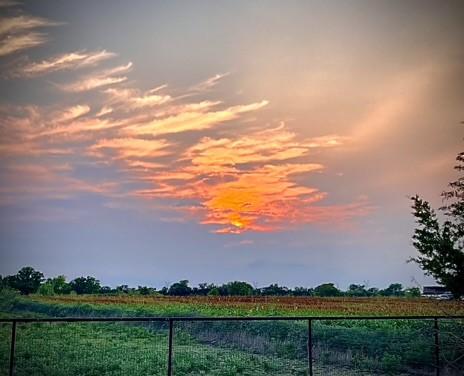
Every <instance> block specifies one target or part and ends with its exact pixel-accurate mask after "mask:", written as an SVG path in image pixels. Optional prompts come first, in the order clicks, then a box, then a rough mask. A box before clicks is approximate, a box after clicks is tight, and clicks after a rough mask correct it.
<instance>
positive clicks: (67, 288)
mask: <svg viewBox="0 0 464 376" xmlns="http://www.w3.org/2000/svg"><path fill="white" fill-rule="evenodd" d="M48 282H49V283H50V284H51V285H52V287H53V293H54V294H59V295H63V294H69V293H70V292H71V290H72V288H71V285H70V284H69V283H67V282H66V277H65V276H64V275H59V276H57V277H54V278H49V279H47V283H48Z"/></svg>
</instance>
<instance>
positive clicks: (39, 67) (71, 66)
mask: <svg viewBox="0 0 464 376" xmlns="http://www.w3.org/2000/svg"><path fill="white" fill-rule="evenodd" d="M113 56H115V54H114V53H112V52H108V51H106V50H101V51H92V52H86V51H75V52H70V53H65V54H61V55H58V56H55V57H53V58H51V59H47V60H42V61H39V62H31V63H28V64H25V65H23V66H20V67H18V68H16V69H14V70H13V71H12V72H10V73H9V76H11V77H37V76H41V75H45V74H48V73H52V72H57V71H62V70H75V69H80V68H84V67H89V66H94V65H97V64H98V63H100V62H101V61H104V60H107V59H109V58H111V57H113Z"/></svg>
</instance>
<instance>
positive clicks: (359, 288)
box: [346, 284, 369, 296]
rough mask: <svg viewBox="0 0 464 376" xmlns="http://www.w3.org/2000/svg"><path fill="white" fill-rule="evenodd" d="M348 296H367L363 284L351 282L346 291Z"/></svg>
mask: <svg viewBox="0 0 464 376" xmlns="http://www.w3.org/2000/svg"><path fill="white" fill-rule="evenodd" d="M346 294H347V295H349V296H369V292H368V291H367V290H366V286H365V285H357V284H351V285H350V286H349V287H348V291H347V292H346Z"/></svg>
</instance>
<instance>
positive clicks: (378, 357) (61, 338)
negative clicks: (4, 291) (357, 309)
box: [0, 316, 464, 376]
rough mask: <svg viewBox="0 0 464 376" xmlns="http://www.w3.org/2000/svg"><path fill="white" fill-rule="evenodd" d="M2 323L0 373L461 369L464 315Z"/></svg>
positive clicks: (291, 372) (448, 372)
mask: <svg viewBox="0 0 464 376" xmlns="http://www.w3.org/2000/svg"><path fill="white" fill-rule="evenodd" d="M0 325H2V328H1V330H2V333H3V335H4V339H5V337H7V334H9V340H8V348H9V349H8V350H9V357H8V361H5V359H6V358H5V357H4V358H3V363H4V364H1V365H0V366H1V367H3V370H2V371H3V372H5V373H1V374H5V375H6V374H8V375H9V376H13V375H22V374H28V375H35V374H37V375H39V374H44V375H53V374H56V375H68V374H69V375H71V374H89V375H90V374H92V375H100V374H101V375H103V374H108V375H110V374H111V375H113V374H118V373H119V374H121V375H122V374H124V375H127V374H137V375H139V374H140V375H142V374H151V375H153V374H155V375H158V374H159V375H166V374H167V375H168V376H172V375H174V374H175V375H208V374H212V375H227V374H230V375H233V374H244V375H261V374H263V375H272V374H275V375H303V374H304V375H310V376H313V375H318V374H321V375H322V374H323V375H329V374H331V375H350V376H351V375H358V374H369V375H374V374H378V375H386V374H389V375H391V374H397V375H405V374H411V375H413V374H417V375H431V376H432V375H436V376H440V375H441V376H445V375H462V374H464V372H463V370H464V368H463V367H464V339H463V337H464V316H451V317H450V316H395V317H392V316H386V317H370V316H367V317H359V316H358V317H346V316H345V317H343V316H337V317H316V316H314V317H208V318H205V317H109V318H103V317H92V318H91V317H78V318H17V319H0ZM10 326H11V328H7V327H10ZM8 330H9V332H8ZM68 344H69V346H68ZM6 347H7V346H3V350H5V349H6ZM39 353H40V354H39ZM131 356H133V358H130V357H131ZM52 358H53V359H52ZM84 358H85V359H84ZM89 359H90V360H91V361H90V362H89ZM53 361H55V362H56V363H53ZM84 361H85V362H84ZM82 362H84V363H85V364H84V363H82ZM81 363H82V364H81ZM97 363H98V364H97ZM77 365H79V367H81V368H79V371H77V370H76V369H75V368H73V367H77ZM365 372H366V373H365Z"/></svg>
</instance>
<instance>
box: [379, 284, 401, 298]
mask: <svg viewBox="0 0 464 376" xmlns="http://www.w3.org/2000/svg"><path fill="white" fill-rule="evenodd" d="M380 295H382V296H402V295H404V291H403V285H402V284H401V283H392V284H391V285H390V286H388V287H387V288H386V289H384V290H380Z"/></svg>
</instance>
